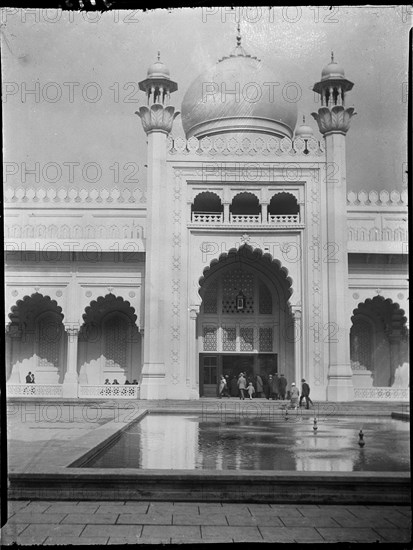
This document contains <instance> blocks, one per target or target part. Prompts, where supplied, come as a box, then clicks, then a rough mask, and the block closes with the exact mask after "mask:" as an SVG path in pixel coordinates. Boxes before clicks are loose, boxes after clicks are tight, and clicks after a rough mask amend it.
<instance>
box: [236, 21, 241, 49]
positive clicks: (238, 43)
mask: <svg viewBox="0 0 413 550" xmlns="http://www.w3.org/2000/svg"><path fill="white" fill-rule="evenodd" d="M239 46H241V24H240V22H239V21H238V25H237V47H239Z"/></svg>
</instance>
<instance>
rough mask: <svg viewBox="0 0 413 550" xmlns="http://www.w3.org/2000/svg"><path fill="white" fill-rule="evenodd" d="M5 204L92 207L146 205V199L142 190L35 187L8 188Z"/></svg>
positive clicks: (5, 194)
mask: <svg viewBox="0 0 413 550" xmlns="http://www.w3.org/2000/svg"><path fill="white" fill-rule="evenodd" d="M4 202H5V203H19V204H21V203H23V204H24V203H28V204H31V203H53V204H59V203H62V206H64V207H67V204H76V206H79V205H82V204H85V205H88V206H90V203H98V204H99V203H105V204H111V203H115V204H117V205H122V204H123V205H125V206H128V204H131V203H133V204H136V203H146V197H145V196H144V194H143V191H142V189H138V188H137V189H127V188H124V189H118V188H116V187H114V188H111V189H82V188H81V189H79V188H74V187H71V188H70V187H61V188H60V189H56V188H53V187H49V188H47V189H46V188H44V187H41V188H38V189H34V188H33V187H16V188H14V187H7V188H6V189H5V191H4Z"/></svg>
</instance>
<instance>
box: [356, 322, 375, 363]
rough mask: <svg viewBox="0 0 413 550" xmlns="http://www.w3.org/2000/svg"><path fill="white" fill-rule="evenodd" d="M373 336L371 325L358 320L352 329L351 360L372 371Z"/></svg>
mask: <svg viewBox="0 0 413 550" xmlns="http://www.w3.org/2000/svg"><path fill="white" fill-rule="evenodd" d="M371 352H372V334H371V326H370V323H368V322H367V321H364V320H363V319H358V320H357V321H356V322H355V323H354V325H353V326H352V328H351V360H352V361H358V362H359V363H360V365H363V366H365V367H367V368H368V369H370V367H371Z"/></svg>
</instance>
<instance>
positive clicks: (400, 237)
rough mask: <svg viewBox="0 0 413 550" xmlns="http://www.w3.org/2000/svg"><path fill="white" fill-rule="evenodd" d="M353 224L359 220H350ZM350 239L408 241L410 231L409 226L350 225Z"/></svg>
mask: <svg viewBox="0 0 413 550" xmlns="http://www.w3.org/2000/svg"><path fill="white" fill-rule="evenodd" d="M349 222H351V223H352V224H353V223H354V222H357V220H349ZM347 238H348V240H349V241H370V242H372V241H396V242H407V240H408V231H407V227H406V228H403V227H396V228H394V229H391V228H390V227H385V228H384V229H379V228H378V227H370V228H366V227H349V228H348V237H347Z"/></svg>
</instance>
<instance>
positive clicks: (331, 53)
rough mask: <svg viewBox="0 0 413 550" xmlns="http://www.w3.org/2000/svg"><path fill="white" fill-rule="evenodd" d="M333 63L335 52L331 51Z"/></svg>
mask: <svg viewBox="0 0 413 550" xmlns="http://www.w3.org/2000/svg"><path fill="white" fill-rule="evenodd" d="M331 63H334V52H333V51H331Z"/></svg>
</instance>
